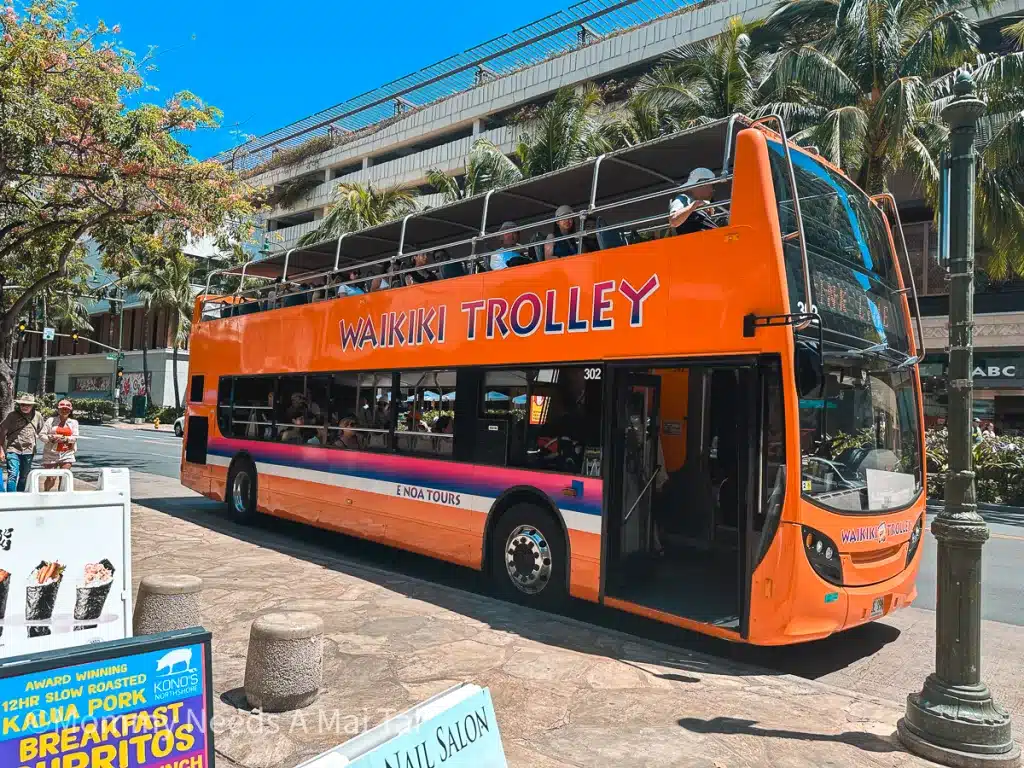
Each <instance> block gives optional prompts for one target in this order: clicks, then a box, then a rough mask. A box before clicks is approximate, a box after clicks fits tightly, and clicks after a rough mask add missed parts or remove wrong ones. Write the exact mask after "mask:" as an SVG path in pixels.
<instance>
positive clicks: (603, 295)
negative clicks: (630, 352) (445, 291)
mask: <svg viewBox="0 0 1024 768" xmlns="http://www.w3.org/2000/svg"><path fill="white" fill-rule="evenodd" d="M660 285H661V284H660V282H659V281H658V275H657V274H653V275H651V276H650V277H649V278H647V280H646V282H644V283H641V284H640V285H639V286H634V285H633V284H632V283H630V282H629V281H628V280H625V279H623V280H618V281H616V280H604V281H601V282H597V283H594V284H593V285H591V286H590V287H589V288H587V289H586V290H584V288H581V287H580V286H578V285H574V286H571V287H570V288H569V289H568V290H566V291H556V290H548V291H545V292H544V294H543V295H541V293H540V292H537V293H534V292H533V291H526V292H524V293H521V294H519V296H517V297H516V298H515V299H513V300H512V301H509V300H508V299H505V298H485V299H474V300H471V301H463V302H461V304H459V306H458V308H457V309H453V310H451V311H449V308H448V305H446V304H438V305H433V306H428V307H417V308H416V309H410V310H407V311H405V312H384V313H382V314H381V315H379V316H374V315H364V316H363V317H359V318H356V319H354V320H346V319H342V320H341V322H340V330H341V349H342V351H346V352H347V351H349V350H363V349H366V348H367V347H369V348H370V349H381V348H384V349H387V348H391V347H418V346H422V345H424V344H444V343H445V341H446V340H447V338H448V336H449V333H450V332H451V328H450V327H449V326H450V325H452V324H454V325H456V326H457V327H456V328H455V330H454V332H455V333H456V335H457V336H460V337H461V338H462V339H464V340H465V341H479V340H481V339H507V338H509V337H519V338H523V337H526V336H532V335H533V334H535V333H540V334H541V335H545V336H560V335H562V334H565V333H587V332H590V331H610V330H612V329H613V328H615V317H614V314H615V309H616V306H617V305H622V306H624V307H625V308H626V310H628V312H629V327H630V328H640V327H642V326H643V324H644V302H646V301H647V299H649V298H650V297H651V296H652V295H653V294H654V293H655V291H657V290H658V288H659V287H660ZM620 312H621V310H620ZM453 315H454V316H455V317H457V318H459V319H458V320H455V318H453ZM622 319H624V318H622V317H620V320H622Z"/></svg>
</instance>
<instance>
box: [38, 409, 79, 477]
mask: <svg viewBox="0 0 1024 768" xmlns="http://www.w3.org/2000/svg"><path fill="white" fill-rule="evenodd" d="M73 411H74V407H73V406H72V404H71V401H70V400H61V401H60V402H59V403H57V415H56V416H51V417H50V418H48V419H47V420H46V423H45V424H43V431H42V434H41V435H40V437H41V438H42V441H43V469H71V465H72V464H74V463H75V448H76V446H77V445H78V420H77V419H72V418H71V413H72V412H73ZM56 484H57V478H56V477H48V478H46V479H45V480H43V490H44V491H50V490H52V489H53V487H54V485H56Z"/></svg>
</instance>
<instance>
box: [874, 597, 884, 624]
mask: <svg viewBox="0 0 1024 768" xmlns="http://www.w3.org/2000/svg"><path fill="white" fill-rule="evenodd" d="M884 612H885V598H884V597H876V598H875V600H874V602H873V603H871V618H872V619H874V618H876V617H878V616H881V615H882V614H883V613H884Z"/></svg>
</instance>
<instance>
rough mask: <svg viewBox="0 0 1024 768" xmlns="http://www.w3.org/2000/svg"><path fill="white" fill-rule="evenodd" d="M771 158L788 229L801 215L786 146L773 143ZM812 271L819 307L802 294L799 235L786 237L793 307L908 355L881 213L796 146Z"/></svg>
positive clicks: (836, 329)
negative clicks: (796, 210) (795, 204)
mask: <svg viewBox="0 0 1024 768" xmlns="http://www.w3.org/2000/svg"><path fill="white" fill-rule="evenodd" d="M768 147H769V150H770V153H769V157H770V159H771V165H772V175H773V177H774V186H775V194H776V198H777V201H778V210H779V224H780V225H781V227H782V232H783V234H786V233H790V232H793V231H795V230H796V218H795V214H794V208H793V200H792V194H791V192H790V185H789V173H788V169H787V167H786V162H785V155H784V150H783V147H782V144H781V143H780V142H777V141H773V140H769V141H768ZM790 156H791V157H792V160H793V172H794V175H795V177H796V186H797V193H798V194H799V195H800V209H801V211H800V212H801V216H802V219H803V225H804V237H805V239H806V245H807V261H808V266H809V268H810V271H811V290H812V293H813V302H814V305H813V307H807V306H806V297H805V296H804V295H803V265H802V264H801V261H800V249H799V245H798V243H797V242H796V241H795V240H792V239H790V240H787V241H785V259H786V275H787V278H788V282H789V292H790V301H791V304H792V306H793V307H794V310H795V311H811V312H816V313H817V314H818V315H819V316H820V317H821V319H822V325H823V327H824V328H825V329H826V330H828V331H830V332H832V333H833V334H838V335H840V336H841V337H843V338H845V339H847V340H850V339H855V340H863V341H865V342H867V345H874V344H880V343H884V344H886V345H887V346H888V347H890V348H892V349H896V350H899V351H900V352H909V336H908V334H907V327H906V323H905V320H904V315H903V312H902V311H901V309H900V307H901V301H900V294H899V293H898V291H899V290H900V282H899V277H898V273H897V269H896V265H895V262H894V259H893V253H892V249H891V247H890V244H889V236H888V232H887V231H886V226H885V219H884V217H883V216H882V212H881V211H880V210H879V209H878V208H877V206H875V205H873V204H872V203H871V202H870V200H869V199H868V197H867V195H865V194H864V192H862V191H861V190H860V189H858V188H857V187H856V186H855V185H854V184H852V183H851V182H850V181H849V180H848V179H847V178H845V177H844V176H843V175H842V174H840V173H838V172H836V171H833V170H831V169H830V168H827V167H826V166H824V165H822V164H821V163H819V162H817V161H816V160H814V159H813V158H812V157H811V156H809V155H807V154H804V153H803V152H799V151H791V152H790Z"/></svg>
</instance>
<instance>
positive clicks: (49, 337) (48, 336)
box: [43, 328, 55, 341]
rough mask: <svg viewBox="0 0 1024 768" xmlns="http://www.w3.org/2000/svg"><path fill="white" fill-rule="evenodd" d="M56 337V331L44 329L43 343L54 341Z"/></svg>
mask: <svg viewBox="0 0 1024 768" xmlns="http://www.w3.org/2000/svg"><path fill="white" fill-rule="evenodd" d="M54 335H55V329H53V328H43V341H53V339H54Z"/></svg>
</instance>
